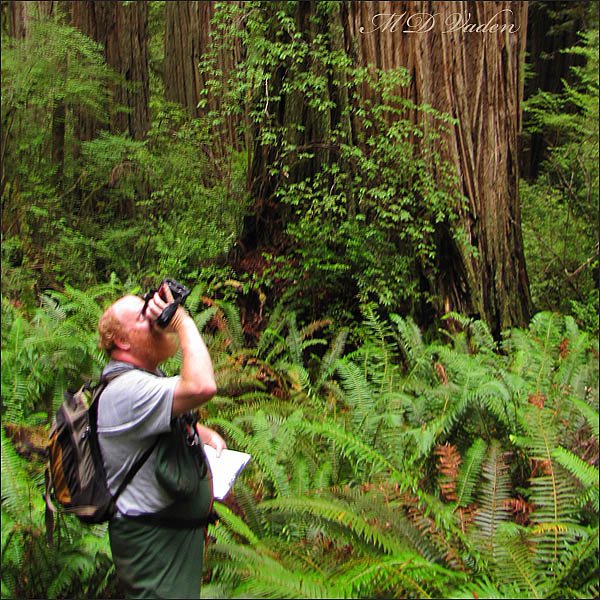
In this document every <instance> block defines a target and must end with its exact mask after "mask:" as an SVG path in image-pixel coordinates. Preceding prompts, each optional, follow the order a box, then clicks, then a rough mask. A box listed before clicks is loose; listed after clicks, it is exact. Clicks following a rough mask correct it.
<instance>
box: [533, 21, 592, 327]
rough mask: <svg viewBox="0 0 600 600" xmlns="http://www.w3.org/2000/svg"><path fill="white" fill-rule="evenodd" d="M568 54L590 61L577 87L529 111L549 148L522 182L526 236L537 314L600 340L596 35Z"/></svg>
mask: <svg viewBox="0 0 600 600" xmlns="http://www.w3.org/2000/svg"><path fill="white" fill-rule="evenodd" d="M567 52H569V53H571V54H576V55H579V56H581V57H582V59H583V60H584V66H582V67H574V68H573V78H574V82H573V83H572V84H568V83H567V82H563V83H564V89H563V91H562V92H561V93H559V94H551V93H549V92H539V93H537V94H535V95H534V96H533V97H531V98H530V99H528V100H527V102H526V105H525V109H526V111H527V112H528V115H529V121H530V130H531V131H532V132H538V133H541V134H543V136H544V140H545V142H546V143H547V144H548V146H549V149H548V152H547V157H546V160H545V162H544V163H543V165H542V169H541V173H540V175H539V176H538V178H537V179H536V180H535V181H532V182H526V181H522V182H521V196H522V200H523V237H524V244H525V252H526V259H527V267H528V271H529V277H530V281H531V293H532V298H533V301H534V303H535V305H536V306H537V308H538V309H553V310H560V311H562V312H564V313H571V314H573V315H574V316H576V317H577V318H578V319H579V321H580V323H581V324H582V325H583V326H585V327H586V328H587V329H589V330H590V331H591V332H593V333H595V334H598V286H597V283H598V235H597V234H598V231H597V224H598V201H599V196H598V189H599V188H598V157H599V154H598V139H599V137H598V31H597V30H592V31H589V32H587V33H585V34H583V35H582V39H581V43H580V44H579V45H577V46H575V47H573V48H570V49H569V50H567Z"/></svg>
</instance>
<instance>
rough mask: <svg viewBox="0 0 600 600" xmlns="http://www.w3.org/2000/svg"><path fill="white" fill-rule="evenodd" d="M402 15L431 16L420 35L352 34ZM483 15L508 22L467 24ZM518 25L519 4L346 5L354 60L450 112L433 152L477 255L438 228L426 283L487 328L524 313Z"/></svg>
mask: <svg viewBox="0 0 600 600" xmlns="http://www.w3.org/2000/svg"><path fill="white" fill-rule="evenodd" d="M403 13H406V15H407V16H409V15H419V14H421V13H426V14H428V15H434V14H435V25H434V26H433V27H432V28H431V29H430V30H429V31H427V32H424V33H404V30H406V29H408V27H398V28H396V30H395V31H391V30H389V29H388V30H386V31H383V30H382V29H378V30H377V31H373V32H372V33H361V30H360V27H361V26H364V27H365V28H366V30H367V31H368V30H370V29H373V27H372V25H371V24H372V23H373V17H374V16H375V15H377V14H390V15H394V14H395V15H402V14H403ZM490 22H491V23H497V24H499V25H500V24H507V25H513V27H511V28H507V29H506V30H505V31H502V30H501V29H502V28H500V29H499V30H497V31H487V32H483V31H481V30H480V31H479V32H477V31H476V30H474V29H473V28H472V27H471V28H470V27H469V25H474V24H477V25H485V24H487V23H490ZM400 23H402V20H401V21H400ZM404 23H406V21H404ZM457 23H463V24H465V27H464V28H461V27H455V25H456V24H457ZM490 29H491V27H490ZM526 30H527V3H526V2H472V1H468V2H368V3H367V2H358V3H350V11H349V20H348V34H349V36H350V37H351V38H352V39H357V40H358V59H359V61H360V62H361V63H362V64H367V65H371V64H375V65H377V66H378V67H381V68H383V69H388V68H390V67H395V66H404V67H407V68H408V69H409V71H410V72H411V74H412V75H413V87H412V88H411V89H410V91H409V94H410V96H411V99H412V100H413V101H414V102H416V103H417V104H423V103H426V104H429V105H431V106H433V107H434V108H436V109H437V110H440V111H442V112H444V113H447V114H450V115H451V116H452V117H454V118H455V119H457V123H456V125H455V126H454V127H453V128H452V129H451V130H450V132H449V135H448V136H447V139H445V140H444V143H443V144H440V145H439V147H438V148H436V150H438V151H440V152H441V153H442V155H444V156H445V158H446V159H448V160H449V161H450V162H451V163H452V164H454V166H455V168H456V171H457V173H458V177H459V184H460V191H461V193H462V194H463V195H464V196H465V197H466V198H467V201H468V204H467V210H463V211H461V225H462V226H463V227H464V228H465V230H466V232H467V235H468V238H469V241H470V243H471V244H472V246H473V247H474V248H475V249H476V251H477V256H473V255H471V254H470V253H469V252H467V251H465V249H463V248H461V247H460V246H459V245H457V244H456V243H455V242H454V240H453V238H452V236H451V232H448V231H443V230H442V231H440V232H439V240H438V252H437V257H438V258H437V262H438V270H439V273H440V276H439V278H437V280H436V281H431V282H430V284H431V286H432V290H433V291H434V292H437V294H438V295H440V296H441V298H442V302H443V304H442V307H440V308H442V309H443V310H444V311H448V310H454V311H458V312H461V313H463V314H470V315H474V316H478V317H482V318H484V319H485V320H486V321H487V322H488V323H489V324H490V325H491V327H492V329H493V330H494V331H495V332H496V333H498V332H499V331H501V330H502V329H505V328H507V327H510V326H513V325H524V324H525V323H526V322H527V321H528V319H529V316H530V312H531V301H530V295H529V283H528V278H527V273H526V269H525V258H524V253H523V242H522V236H521V216H520V203H519V195H518V178H519V174H518V152H519V149H518V136H519V132H520V130H521V101H522V94H523V63H524V54H523V53H524V50H525V40H526ZM363 31H365V30H363Z"/></svg>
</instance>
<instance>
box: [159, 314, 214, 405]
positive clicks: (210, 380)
mask: <svg viewBox="0 0 600 600" xmlns="http://www.w3.org/2000/svg"><path fill="white" fill-rule="evenodd" d="M170 325H171V327H172V328H173V330H174V331H175V332H176V333H177V336H178V337H179V343H180V345H181V353H182V355H183V361H182V366H181V373H180V376H179V381H178V382H177V385H176V386H175V392H174V395H173V410H172V413H173V416H177V415H180V414H182V413H185V412H187V411H188V410H191V409H193V408H196V407H197V406H200V405H201V404H204V403H205V402H207V401H208V400H210V399H211V398H212V397H213V396H214V395H215V394H216V393H217V384H216V382H215V375H214V372H213V366H212V361H211V359H210V354H209V353H208V349H207V348H206V344H205V343H204V340H203V339H202V336H201V335H200V332H199V331H198V328H197V327H196V323H194V320H193V319H192V318H191V317H190V316H189V315H188V314H187V312H186V311H185V309H184V308H183V307H181V306H180V307H179V308H178V309H177V312H176V313H175V315H174V317H173V319H172V321H171V324H170Z"/></svg>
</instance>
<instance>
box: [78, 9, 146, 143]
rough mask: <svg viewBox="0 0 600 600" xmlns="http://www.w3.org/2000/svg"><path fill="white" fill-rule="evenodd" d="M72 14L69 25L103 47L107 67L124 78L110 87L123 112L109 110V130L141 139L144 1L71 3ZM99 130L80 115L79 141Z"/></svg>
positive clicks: (143, 126) (143, 118)
mask: <svg viewBox="0 0 600 600" xmlns="http://www.w3.org/2000/svg"><path fill="white" fill-rule="evenodd" d="M72 11H73V17H72V18H73V25H74V26H75V27H77V28H78V29H79V30H80V31H81V32H83V33H85V34H86V35H88V36H89V37H90V38H92V39H93V40H95V41H96V42H99V43H100V44H101V45H102V46H103V47H104V56H105V58H106V62H107V64H108V65H109V66H110V67H112V68H113V69H114V70H115V71H116V72H117V73H119V74H120V75H121V76H122V77H123V79H124V82H123V84H118V85H115V87H114V100H115V103H117V104H121V105H123V106H124V107H125V108H126V112H123V111H118V110H117V111H113V114H112V116H111V122H110V128H111V131H115V132H128V133H129V134H130V135H131V137H132V138H133V139H137V140H141V139H143V138H144V137H145V136H146V133H147V131H148V128H149V125H150V109H149V82H148V39H147V30H148V4H147V2H145V1H140V2H128V3H123V2H114V1H106V0H102V1H95V2H94V1H90V0H86V1H83V2H74V3H73V4H72ZM99 128H100V124H99V123H98V122H97V121H96V120H95V119H94V118H92V117H89V116H86V115H80V117H79V126H78V137H79V139H82V140H89V139H92V138H93V137H94V135H95V133H96V131H97V130H98V129H99Z"/></svg>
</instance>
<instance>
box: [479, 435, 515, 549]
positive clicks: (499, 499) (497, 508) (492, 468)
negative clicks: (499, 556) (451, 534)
mask: <svg viewBox="0 0 600 600" xmlns="http://www.w3.org/2000/svg"><path fill="white" fill-rule="evenodd" d="M482 477H483V482H482V483H481V485H480V488H479V490H478V495H477V498H478V507H477V512H476V513H475V518H474V522H475V525H476V526H477V529H476V530H475V531H473V532H472V535H473V539H474V541H476V542H477V544H478V547H479V548H480V549H481V550H482V552H484V553H485V554H487V555H489V556H491V557H492V558H493V557H495V556H496V553H497V551H498V540H497V539H496V532H497V531H498V528H499V526H500V524H501V523H503V522H505V521H508V520H509V517H510V513H509V510H508V508H507V506H506V500H508V498H509V496H510V489H511V488H510V473H509V471H508V465H507V464H506V462H505V460H504V454H503V452H502V449H501V446H500V443H499V442H498V441H497V440H493V441H492V442H491V443H490V445H489V448H488V454H487V458H486V460H485V462H484V464H483V469H482Z"/></svg>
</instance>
